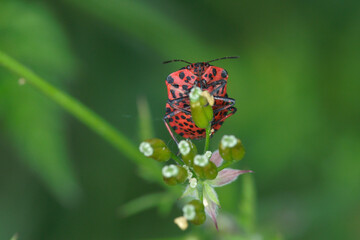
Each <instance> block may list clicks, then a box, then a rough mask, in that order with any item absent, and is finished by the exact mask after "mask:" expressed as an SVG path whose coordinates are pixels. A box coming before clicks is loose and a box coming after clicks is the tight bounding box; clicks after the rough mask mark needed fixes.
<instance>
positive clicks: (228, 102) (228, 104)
mask: <svg viewBox="0 0 360 240" xmlns="http://www.w3.org/2000/svg"><path fill="white" fill-rule="evenodd" d="M214 99H215V100H218V101H222V102H224V103H225V105H223V104H215V105H214V106H215V107H217V106H219V107H220V106H223V107H221V108H217V109H214V114H216V113H218V112H220V111H222V110H224V109H228V108H230V107H232V106H234V105H235V100H234V99H232V98H226V97H214Z"/></svg>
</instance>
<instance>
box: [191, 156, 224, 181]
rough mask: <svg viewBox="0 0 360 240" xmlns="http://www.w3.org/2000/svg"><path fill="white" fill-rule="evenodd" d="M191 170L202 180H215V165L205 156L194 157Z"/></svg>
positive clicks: (216, 172)
mask: <svg viewBox="0 0 360 240" xmlns="http://www.w3.org/2000/svg"><path fill="white" fill-rule="evenodd" d="M193 169H194V171H195V173H196V174H197V175H198V176H199V177H200V178H203V179H215V178H216V176H217V174H218V171H217V167H216V165H215V164H214V163H213V162H211V161H209V158H208V157H207V156H206V155H196V156H195V158H194V166H193Z"/></svg>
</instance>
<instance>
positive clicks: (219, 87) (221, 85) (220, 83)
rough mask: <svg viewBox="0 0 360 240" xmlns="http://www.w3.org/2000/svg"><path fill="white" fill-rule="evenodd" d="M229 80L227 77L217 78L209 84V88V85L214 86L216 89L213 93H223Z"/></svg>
mask: <svg viewBox="0 0 360 240" xmlns="http://www.w3.org/2000/svg"><path fill="white" fill-rule="evenodd" d="M226 84H227V81H226V80H225V79H221V80H217V81H214V82H211V83H208V84H207V88H208V87H209V86H213V87H214V89H213V90H212V91H211V95H217V94H219V93H220V94H223V93H224V91H225V87H226Z"/></svg>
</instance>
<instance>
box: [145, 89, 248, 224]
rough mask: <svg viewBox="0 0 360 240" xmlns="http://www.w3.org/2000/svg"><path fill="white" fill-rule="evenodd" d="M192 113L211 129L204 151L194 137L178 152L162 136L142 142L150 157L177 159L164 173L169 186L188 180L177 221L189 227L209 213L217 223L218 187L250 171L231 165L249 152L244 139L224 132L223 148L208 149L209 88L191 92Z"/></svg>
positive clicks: (221, 146)
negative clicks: (184, 202) (244, 144)
mask: <svg viewBox="0 0 360 240" xmlns="http://www.w3.org/2000/svg"><path fill="white" fill-rule="evenodd" d="M189 97H190V107H191V114H192V118H193V121H194V123H195V124H196V125H197V126H198V127H199V128H206V129H207V133H208V134H207V136H206V144H205V150H204V152H203V153H202V154H201V153H199V152H198V150H197V147H196V146H195V144H194V143H193V142H192V141H191V140H190V139H185V140H181V141H180V142H179V143H178V144H177V147H178V151H179V153H178V154H174V153H172V152H171V151H170V149H169V148H168V147H167V146H166V144H165V143H164V142H163V141H162V140H160V139H156V138H155V139H149V140H146V141H144V142H142V143H141V144H140V147H139V148H140V151H141V152H142V153H143V154H144V155H145V156H146V157H149V158H153V159H155V160H156V161H159V162H166V161H169V160H170V159H173V160H174V161H175V162H176V164H169V165H166V166H164V167H163V169H162V176H163V179H164V182H165V183H166V184H168V185H171V186H173V185H177V184H184V183H186V188H185V191H184V192H183V194H182V196H181V198H183V199H185V200H187V201H188V202H187V204H185V205H184V206H183V208H182V211H183V216H181V217H179V218H176V219H175V223H176V224H177V225H178V226H179V227H180V228H181V229H186V228H187V227H188V222H191V223H192V224H195V225H200V224H202V223H204V221H205V220H206V215H208V216H209V217H210V218H211V219H212V220H213V221H214V223H215V226H216V228H218V226H217V220H216V215H217V210H218V208H219V207H220V202H219V199H218V196H217V194H216V191H215V189H214V188H216V187H222V186H224V185H226V184H229V183H231V182H233V181H235V180H236V179H237V177H238V176H239V175H241V174H244V173H249V172H252V171H250V170H237V169H231V168H227V167H228V166H229V165H231V164H233V163H235V162H238V161H240V160H241V159H242V158H243V157H244V154H245V150H244V147H243V145H242V143H241V141H240V139H238V138H236V137H235V136H233V135H224V136H223V137H222V139H221V142H220V145H219V150H216V151H214V152H211V151H208V149H207V146H208V144H207V143H208V140H209V138H210V134H211V121H212V118H213V110H212V107H211V106H212V104H213V102H212V101H213V98H212V96H210V95H209V94H208V92H206V91H203V92H202V91H201V90H200V89H199V88H194V89H193V90H192V91H191V93H190V95H189Z"/></svg>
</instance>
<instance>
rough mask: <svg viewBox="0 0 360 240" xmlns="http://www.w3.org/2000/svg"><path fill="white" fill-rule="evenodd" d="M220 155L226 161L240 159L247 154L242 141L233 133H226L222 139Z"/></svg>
mask: <svg viewBox="0 0 360 240" xmlns="http://www.w3.org/2000/svg"><path fill="white" fill-rule="evenodd" d="M219 153H220V156H221V157H222V158H223V159H224V160H225V161H233V162H237V161H240V160H241V159H242V158H243V157H244V155H245V149H244V147H243V145H242V143H241V141H240V139H237V138H236V137H234V136H233V135H224V136H223V137H222V139H221V143H220V148H219Z"/></svg>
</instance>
